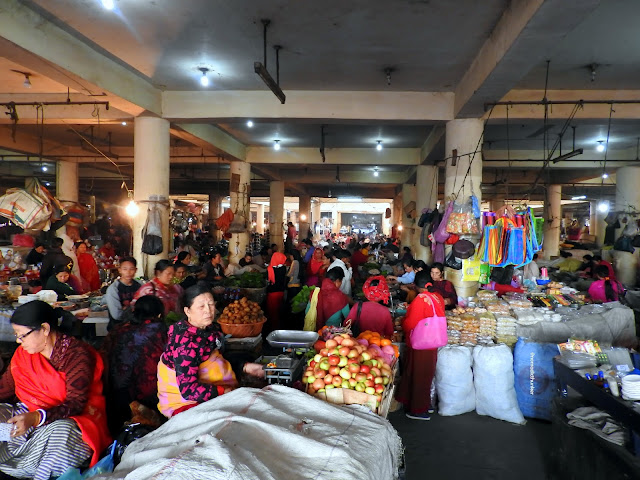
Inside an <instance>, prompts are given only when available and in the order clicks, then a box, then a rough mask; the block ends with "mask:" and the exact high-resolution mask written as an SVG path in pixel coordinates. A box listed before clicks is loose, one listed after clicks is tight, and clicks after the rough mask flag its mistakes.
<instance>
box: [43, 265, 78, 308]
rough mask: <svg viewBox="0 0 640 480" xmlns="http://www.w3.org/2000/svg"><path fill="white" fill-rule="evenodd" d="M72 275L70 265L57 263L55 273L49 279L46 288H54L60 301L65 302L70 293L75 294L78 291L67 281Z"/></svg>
mask: <svg viewBox="0 0 640 480" xmlns="http://www.w3.org/2000/svg"><path fill="white" fill-rule="evenodd" d="M70 275H71V269H70V268H69V266H68V265H56V266H55V267H54V268H53V275H52V276H51V277H49V280H47V284H46V285H45V287H44V288H45V290H53V291H54V292H56V293H57V294H58V301H59V302H64V301H65V300H67V296H68V295H75V294H76V291H75V290H74V289H73V287H72V286H71V285H69V284H68V283H67V282H68V281H69V276H70Z"/></svg>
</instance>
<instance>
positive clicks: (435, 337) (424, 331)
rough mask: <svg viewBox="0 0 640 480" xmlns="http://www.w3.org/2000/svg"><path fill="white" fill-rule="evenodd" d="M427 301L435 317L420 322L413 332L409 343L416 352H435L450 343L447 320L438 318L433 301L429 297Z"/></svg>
mask: <svg viewBox="0 0 640 480" xmlns="http://www.w3.org/2000/svg"><path fill="white" fill-rule="evenodd" d="M427 299H428V300H429V305H431V308H432V309H433V315H432V316H431V317H427V318H423V319H422V320H420V322H418V325H416V327H415V328H414V329H413V330H411V336H410V339H409V341H410V342H411V348H413V349H414V350H433V349H436V348H440V347H444V346H445V345H446V344H447V342H448V337H447V319H446V317H439V316H436V314H435V312H436V309H435V307H434V305H433V301H432V300H431V299H430V298H429V297H427Z"/></svg>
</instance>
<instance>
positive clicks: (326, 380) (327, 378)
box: [323, 373, 333, 385]
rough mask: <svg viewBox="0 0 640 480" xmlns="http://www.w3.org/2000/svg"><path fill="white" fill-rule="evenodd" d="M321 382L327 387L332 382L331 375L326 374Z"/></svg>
mask: <svg viewBox="0 0 640 480" xmlns="http://www.w3.org/2000/svg"><path fill="white" fill-rule="evenodd" d="M323 380H324V383H325V384H326V385H329V384H331V382H333V375H331V374H330V373H327V374H326V375H325V376H324V378H323Z"/></svg>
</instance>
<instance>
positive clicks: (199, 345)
mask: <svg viewBox="0 0 640 480" xmlns="http://www.w3.org/2000/svg"><path fill="white" fill-rule="evenodd" d="M184 303H185V307H184V313H185V315H186V316H187V318H186V319H183V320H180V321H178V322H177V323H175V324H174V325H172V326H171V327H169V339H168V342H167V345H166V347H165V350H164V353H163V354H162V356H161V357H160V361H159V362H158V410H160V412H161V413H162V414H163V415H164V416H166V417H168V418H170V417H172V416H174V415H177V414H178V413H180V412H184V411H185V410H189V409H190V408H192V407H195V406H196V405H198V404H200V403H203V402H206V401H208V400H211V399H212V398H215V397H217V396H219V395H222V394H224V393H227V392H229V391H231V390H233V389H234V388H236V387H237V386H238V382H237V380H236V374H235V373H234V370H233V368H232V366H231V364H230V363H229V362H228V361H227V360H225V359H224V358H223V356H222V355H221V353H220V348H221V347H222V345H223V339H224V335H223V333H222V332H221V331H220V327H219V325H218V324H217V323H214V322H213V320H214V316H215V312H216V305H215V302H214V300H213V295H212V294H211V291H210V290H209V288H208V287H207V286H206V285H205V284H197V285H194V286H193V287H191V288H189V289H187V291H186V292H185V300H184ZM238 370H240V368H238ZM241 371H242V372H243V373H246V374H249V375H253V376H264V370H263V369H262V365H259V364H257V363H245V364H244V365H243V366H242V370H241Z"/></svg>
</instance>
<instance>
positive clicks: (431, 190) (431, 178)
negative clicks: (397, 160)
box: [412, 165, 438, 264]
mask: <svg viewBox="0 0 640 480" xmlns="http://www.w3.org/2000/svg"><path fill="white" fill-rule="evenodd" d="M437 203H438V167H437V166H431V165H419V166H418V170H417V171H416V210H417V215H418V219H419V218H420V215H421V212H422V209H423V208H431V209H434V208H436V204H437ZM416 220H417V219H416ZM421 234H422V228H420V227H418V225H417V221H416V226H415V229H414V234H413V248H412V250H413V256H414V258H416V259H417V260H423V261H424V262H426V263H427V264H430V263H431V248H430V247H423V246H422V245H420V235H421Z"/></svg>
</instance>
